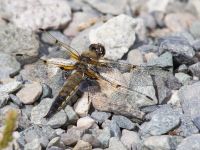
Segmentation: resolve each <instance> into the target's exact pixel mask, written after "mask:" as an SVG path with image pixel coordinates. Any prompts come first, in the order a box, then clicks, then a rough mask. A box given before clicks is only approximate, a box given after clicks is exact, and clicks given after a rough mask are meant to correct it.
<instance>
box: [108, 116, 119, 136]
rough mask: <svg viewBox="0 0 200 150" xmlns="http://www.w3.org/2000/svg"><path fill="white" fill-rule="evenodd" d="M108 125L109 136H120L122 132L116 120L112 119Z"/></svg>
mask: <svg viewBox="0 0 200 150" xmlns="http://www.w3.org/2000/svg"><path fill="white" fill-rule="evenodd" d="M108 127H109V128H110V133H111V137H118V138H120V137H121V134H122V133H121V130H120V127H119V125H118V124H117V122H116V121H114V120H112V121H111V122H110V125H109V126H108Z"/></svg>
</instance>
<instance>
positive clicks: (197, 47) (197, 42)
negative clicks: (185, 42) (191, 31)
mask: <svg viewBox="0 0 200 150" xmlns="http://www.w3.org/2000/svg"><path fill="white" fill-rule="evenodd" d="M192 46H193V48H194V50H195V51H196V52H199V51H200V40H198V39H197V40H195V41H193V43H192Z"/></svg>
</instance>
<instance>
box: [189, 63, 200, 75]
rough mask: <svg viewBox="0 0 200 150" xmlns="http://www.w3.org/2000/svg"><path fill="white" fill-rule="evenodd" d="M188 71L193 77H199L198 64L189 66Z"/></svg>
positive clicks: (199, 68)
mask: <svg viewBox="0 0 200 150" xmlns="http://www.w3.org/2000/svg"><path fill="white" fill-rule="evenodd" d="M189 70H190V71H191V72H192V75H193V76H196V77H200V62H197V63H196V64H193V65H191V66H189Z"/></svg>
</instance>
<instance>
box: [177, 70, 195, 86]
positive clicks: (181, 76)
mask: <svg viewBox="0 0 200 150" xmlns="http://www.w3.org/2000/svg"><path fill="white" fill-rule="evenodd" d="M175 77H176V78H177V79H178V80H179V82H180V83H182V84H183V85H186V84H189V82H190V81H191V80H192V77H191V76H189V75H188V74H186V73H183V72H179V73H176V74H175Z"/></svg>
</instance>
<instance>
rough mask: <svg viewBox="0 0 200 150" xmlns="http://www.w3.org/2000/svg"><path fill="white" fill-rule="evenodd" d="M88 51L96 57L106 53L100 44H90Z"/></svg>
mask: <svg viewBox="0 0 200 150" xmlns="http://www.w3.org/2000/svg"><path fill="white" fill-rule="evenodd" d="M89 50H90V51H93V52H95V53H96V55H97V56H98V57H103V56H104V55H105V53H106V50H105V48H104V46H103V45H102V44H100V43H98V44H91V45H90V46H89Z"/></svg>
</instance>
